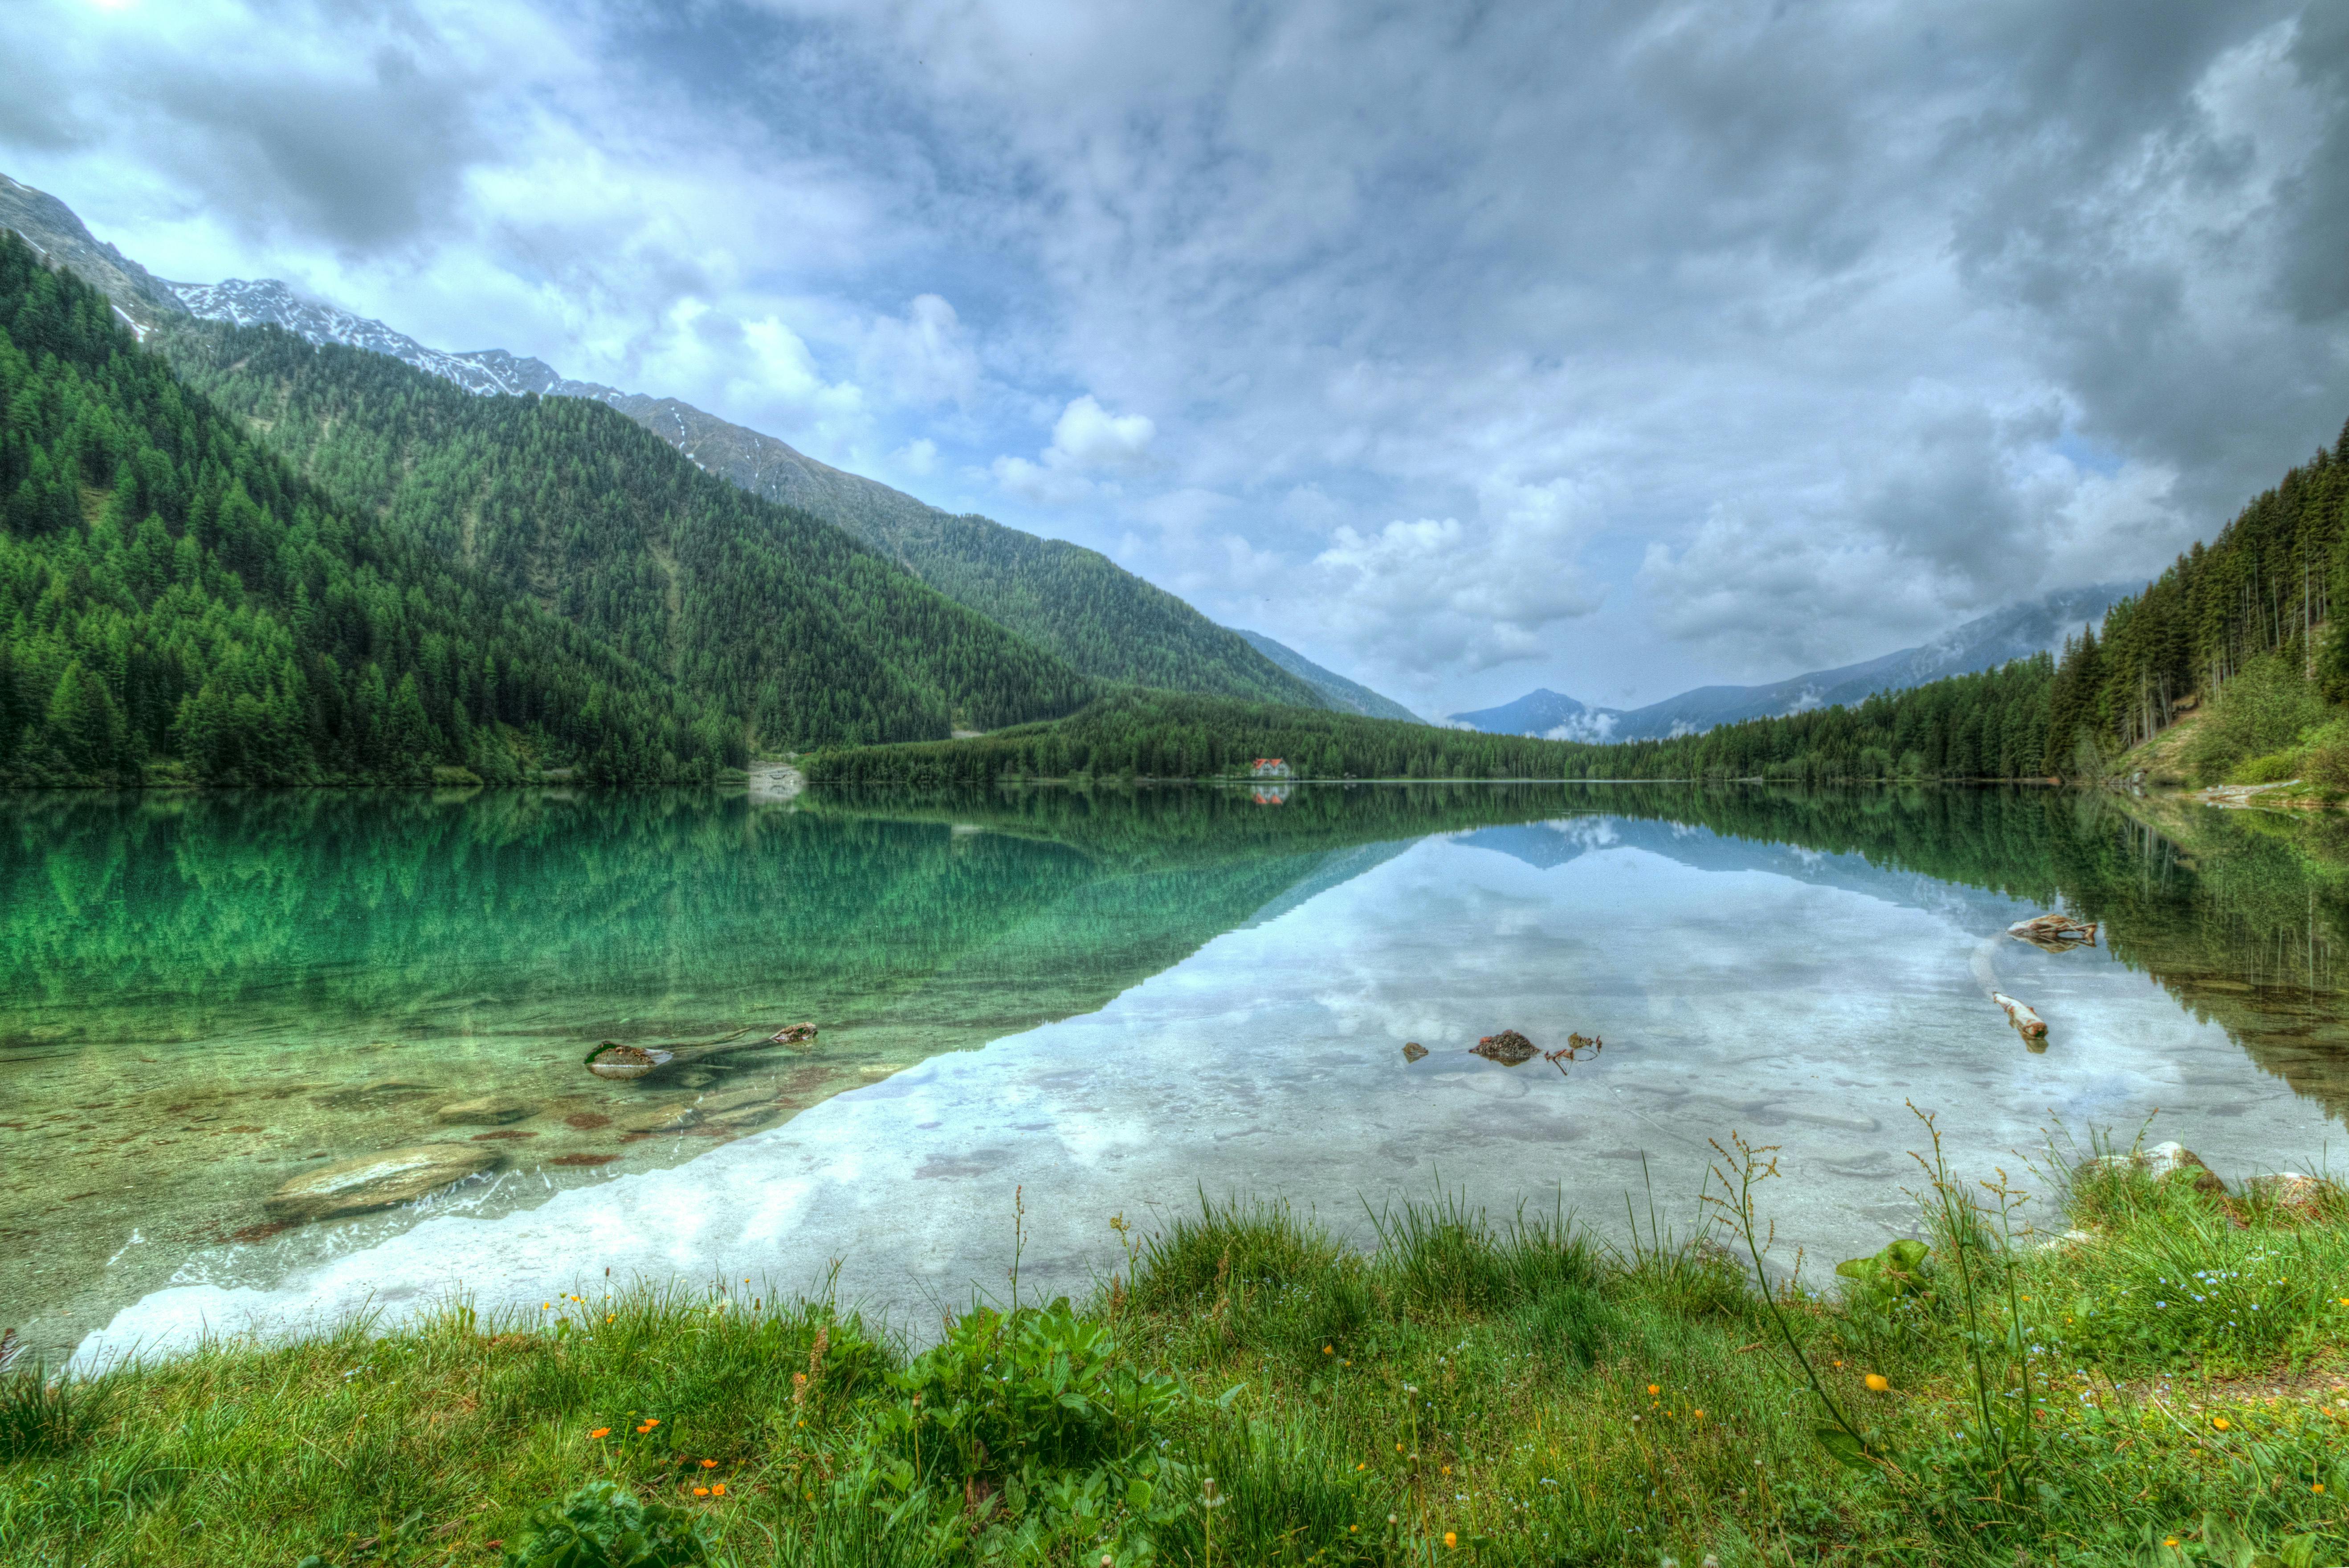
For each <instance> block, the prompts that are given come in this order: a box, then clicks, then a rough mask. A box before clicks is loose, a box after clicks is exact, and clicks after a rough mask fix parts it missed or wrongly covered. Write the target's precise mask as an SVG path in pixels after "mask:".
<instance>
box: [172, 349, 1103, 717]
mask: <svg viewBox="0 0 2349 1568" xmlns="http://www.w3.org/2000/svg"><path fill="white" fill-rule="evenodd" d="M151 341H152V342H153V343H154V344H155V346H157V347H158V348H159V349H160V351H161V352H163V353H164V354H166V355H168V356H170V357H171V361H172V363H173V364H174V365H175V366H177V367H178V368H179V370H180V372H181V375H182V376H183V377H186V378H187V380H188V381H189V383H190V385H191V386H193V387H197V388H198V389H200V390H202V392H204V393H205V395H206V396H208V397H211V398H212V400H213V401H214V402H215V403H217V404H218V405H219V406H220V407H222V408H223V409H225V410H227V411H229V412H232V413H233V414H235V415H237V416H238V417H240V418H243V419H244V420H245V421H246V422H247V423H248V425H249V426H250V427H251V428H253V429H254V431H255V432H257V433H259V434H260V436H261V437H262V438H263V439H264V440H265V441H267V442H268V443H269V444H270V445H271V446H272V447H273V448H274V449H276V450H278V451H280V452H282V453H284V454H285V456H286V457H287V458H288V459H290V460H291V461H292V462H293V463H294V464H295V467H296V468H297V469H299V470H300V471H301V472H303V473H304V474H305V475H306V476H307V477H309V478H311V479H313V480H316V481H317V482H318V483H320V484H322V485H324V486H326V488H327V489H328V490H331V491H332V492H333V493H335V494H336V495H338V496H341V497H345V498H347V500H349V502H350V503H351V504H353V505H355V506H358V507H364V508H367V509H368V510H370V511H375V512H377V513H379V514H380V515H381V516H382V517H383V519H384V520H385V521H386V522H387V523H388V526H389V527H390V528H391V529H392V530H393V531H396V532H398V533H399V534H400V535H401V536H403V537H406V538H409V539H413V540H416V541H418V542H420V543H423V544H426V545H428V546H429V547H430V548H432V549H434V550H436V551H439V552H442V553H444V554H446V555H448V556H449V557H450V558H452V559H454V560H456V561H458V562H462V563H464V564H465V565H467V566H469V567H473V568H477V569H479V570H480V571H481V572H483V573H487V574H489V575H490V576H491V577H492V578H493V579H494V580H496V581H497V582H499V583H502V584H504V585H506V586H507V587H509V588H511V589H512V590H513V591H515V592H517V593H526V594H528V595H530V596H532V597H533V599H535V600H536V601H537V602H538V603H542V604H543V605H544V606H545V607H546V608H548V609H550V610H552V611H554V612H555V613H556V614H561V615H563V616H564V617H566V618H568V619H570V620H573V621H575V622H576V623H578V624H580V625H582V626H585V627H587V628H589V629H590V630H592V631H594V632H595V633H596V634H599V635H601V636H603V637H605V638H607V639H609V640H610V641H611V643H612V644H613V645H614V646H616V648H617V649H619V650H620V651H621V652H622V653H624V654H626V655H628V656H629V657H631V658H634V659H636V660H640V661H642V662H643V663H644V664H646V665H649V666H651V667H653V668H655V669H657V670H660V671H662V672H663V673H665V674H667V675H669V676H672V677H673V678H675V679H676V680H677V681H678V683H679V684H680V685H681V686H683V687H684V688H685V689H686V690H687V691H688V692H690V693H693V694H696V695H698V696H703V697H706V698H707V699H708V700H709V701H710V702H711V703H712V704H714V705H715V706H717V707H719V708H721V709H723V710H724V711H725V712H726V713H728V714H730V715H732V716H735V717H740V718H742V719H744V720H746V721H747V723H748V725H749V727H750V739H751V741H752V743H753V744H755V745H758V746H762V747H799V746H807V745H814V744H823V743H833V742H849V743H854V742H860V741H867V742H869V741H886V740H905V739H916V738H924V737H932V736H936V737H943V736H945V735H946V734H947V731H948V729H949V727H951V726H954V725H957V724H958V725H964V726H968V727H977V728H993V727H997V726H999V725H1005V724H1011V723H1017V722H1019V721H1021V720H1024V719H1033V718H1039V717H1050V716H1052V715H1054V714H1059V713H1065V712H1068V711H1069V710H1071V708H1074V707H1077V706H1078V705H1079V704H1081V702H1083V701H1084V700H1085V699H1086V698H1087V697H1088V696H1090V695H1091V690H1092V688H1091V685H1090V683H1089V682H1088V681H1087V680H1086V679H1085V678H1084V677H1083V676H1080V675H1079V674H1078V673H1077V672H1076V671H1075V670H1073V669H1071V667H1070V666H1069V665H1067V664H1066V663H1065V662H1064V661H1062V660H1061V659H1059V658H1057V657H1056V656H1054V655H1051V654H1050V653H1048V652H1046V651H1045V650H1044V649H1042V648H1040V647H1038V646H1037V645H1034V644H1032V643H1030V642H1028V641H1026V640H1025V639H1023V638H1020V637H1018V636H1015V635H1013V634H1010V633H1009V632H1007V631H1005V630H1004V629H1003V628H1002V627H1000V626H999V625H996V624H993V623H992V622H990V621H988V620H987V619H986V618H985V617H983V616H980V615H978V614H974V613H972V612H971V611H969V610H967V609H965V608H963V607H962V606H960V605H958V604H956V603H952V602H951V601H949V600H947V598H945V597H944V596H942V595H940V594H938V593H936V592H934V591H933V590H931V589H929V588H927V587H926V586H924V585H923V584H922V583H919V582H917V581H916V580H915V579H914V578H913V577H911V576H909V575H908V574H907V573H905V572H904V571H903V570H902V569H900V568H899V567H897V566H895V565H894V564H893V563H891V562H887V561H885V560H883V559H882V558H881V557H880V556H879V555H877V554H875V553H874V552H872V551H870V550H867V549H865V548H864V546H863V545H861V544H859V543H858V542H856V541H854V539H851V538H850V537H849V536H848V535H847V534H845V533H843V532H842V531H840V530H838V529H836V528H833V527H832V526H830V525H829V524H827V523H824V522H823V521H818V520H817V519H815V518H813V517H812V516H810V515H808V514H807V513H806V512H803V511H798V510H796V509H794V508H790V507H781V506H777V505H774V504H773V503H771V502H768V501H763V500H759V499H757V498H756V497H753V496H750V495H747V494H745V493H744V492H742V491H741V490H738V489H737V488H735V487H734V486H732V485H730V484H728V483H726V482H725V481H723V480H719V479H717V478H714V477H713V476H711V475H709V474H706V473H704V472H702V471H701V470H700V469H698V468H697V467H695V466H694V464H693V463H692V462H690V461H689V460H688V459H686V458H684V457H682V456H681V455H679V454H678V452H677V451H675V450H674V449H671V448H670V447H669V446H667V444H666V443H664V442H662V441H660V440H659V439H657V438H655V437H654V436H652V435H651V434H650V433H648V432H647V431H646V430H644V429H642V428H638V427H637V426H636V425H635V424H633V423H631V422H630V421H629V420H628V419H627V418H625V417H624V416H622V415H620V414H618V413H617V412H616V411H614V410H613V409H610V408H608V407H604V406H602V405H600V404H597V403H593V402H588V401H585V400H583V399H576V398H568V397H550V398H541V397H474V396H471V394H469V393H467V392H465V391H463V390H461V389H460V387H456V386H453V385H451V384H450V382H448V381H445V380H442V379H440V378H437V377H432V376H429V375H426V374H424V373H423V372H420V371H418V370H415V369H413V368H411V367H409V366H406V365H403V364H401V363H400V362H399V361H398V360H396V359H392V358H388V357H387V356H382V355H378V354H370V353H365V352H362V351H360V350H357V349H351V348H344V347H340V346H312V345H310V344H308V343H305V342H304V341H303V340H302V339H300V338H298V337H295V336H294V335H291V334H289V333H285V332H283V331H280V330H278V329H276V328H274V327H244V328H234V327H228V326H223V325H218V324H212V323H201V322H191V323H189V324H186V325H176V326H171V327H168V328H166V329H164V330H162V331H160V332H159V333H158V334H157V335H155V336H154V337H153V338H152V340H151Z"/></svg>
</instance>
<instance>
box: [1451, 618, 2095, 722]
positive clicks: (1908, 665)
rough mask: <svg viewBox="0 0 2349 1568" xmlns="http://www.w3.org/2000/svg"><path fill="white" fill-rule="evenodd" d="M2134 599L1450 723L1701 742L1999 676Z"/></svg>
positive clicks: (1976, 622) (1527, 699)
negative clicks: (1793, 667) (1710, 734)
mask: <svg viewBox="0 0 2349 1568" xmlns="http://www.w3.org/2000/svg"><path fill="white" fill-rule="evenodd" d="M2130 592H2132V590H2131V588H2130V586H2129V585H2128V584H2127V583H2095V584H2092V585H2090V586H2088V587H2085V588H2065V589H2059V590H2058V591H2056V592H2055V593H2049V594H2046V595H2044V596H2043V597H2041V598H2038V599H2033V600H2031V601H2029V602H2027V603H2021V604H2010V605H2008V606H2007V607H2006V608H2004V609H2002V610H1994V611H1992V613H1991V614H1987V615H1981V616H1977V617H1975V618H1974V619H1973V620H1971V621H1968V622H1966V623H1965V624H1962V625H1960V626H1957V627H1954V628H1952V629H1951V630H1950V631H1948V632H1946V633H1944V634H1941V635H1940V636H1939V637H1936V638H1934V639H1933V640H1932V641H1931V642H1930V643H1925V644H1921V645H1919V646H1917V647H1913V648H1902V649H1900V650H1899V651H1898V652H1895V653H1889V654H1886V655H1882V656H1880V657H1878V658H1873V659H1868V660H1866V661H1864V662H1862V663H1859V664H1856V665H1842V666H1840V667H1839V668H1836V669H1831V670H1813V671H1811V672H1810V673H1808V674H1806V675H1799V676H1789V677H1788V678H1786V679H1785V680H1782V681H1773V682H1771V683H1770V684H1768V685H1766V686H1698V687H1696V688H1695V689H1694V690H1692V691H1684V692H1682V693H1681V694H1680V695H1679V696H1669V697H1666V698H1664V700H1663V701H1661V702H1656V703H1651V704H1649V705H1648V706H1647V707H1637V708H1629V709H1625V708H1609V707H1588V706H1587V705H1585V704H1583V703H1580V702H1578V701H1576V700H1575V699H1574V698H1573V697H1570V696H1564V695H1562V694H1560V693H1557V692H1554V691H1549V690H1547V689H1544V690H1539V691H1533V692H1528V693H1527V694H1526V695H1525V696H1521V697H1519V698H1517V699H1516V701H1515V702H1511V703H1505V704H1503V705H1501V706H1500V707H1488V708H1480V709H1477V710H1475V711H1474V712H1470V713H1455V714H1453V715H1451V716H1450V717H1448V718H1447V719H1446V720H1445V722H1446V723H1449V724H1454V725H1459V726H1461V727H1464V728H1469V729H1481V730H1485V731H1489V732H1491V733H1494V734H1499V735H1538V736H1544V737H1547V738H1550V739H1553V740H1593V741H1608V740H1658V739H1663V738H1669V737H1671V736H1675V735H1693V734H1699V733H1702V731H1704V730H1708V729H1711V728H1713V727H1714V726H1716V725H1722V724H1737V723H1741V722H1743V721H1744V720H1745V719H1749V718H1775V717H1782V716H1784V715H1786V714H1792V713H1804V712H1807V711H1808V710H1810V709H1812V708H1816V707H1836V706H1837V705H1838V704H1850V703H1857V702H1859V701H1861V700H1863V699H1864V698H1866V697H1867V696H1868V695H1869V694H1871V693H1873V692H1879V691H1906V690H1908V689H1909V688H1910V687H1911V686H1923V685H1925V684H1926V683H1927V682H1929V681H1937V680H1940V679H1941V678H1943V677H1944V676H1960V675H1969V674H1971V673H1972V672H1974V671H1976V670H1987V669H1995V668H1997V667H1998V666H1999V665H2002V664H2005V663H2006V662H2007V661H2008V660H2010V659H2019V658H2023V657H2026V656H2028V655H2032V654H2035V653H2040V652H2042V651H2045V650H2052V649H2055V648H2059V647H2061V646H2062V645H2063V643H2064V638H2065V637H2066V636H2068V635H2070V634H2074V633H2076V632H2077V631H2078V630H2079V629H2080V628H2081V627H2082V626H2083V625H2086V624H2092V623H2095V622H2098V621H2101V620H2102V619H2103V618H2104V614H2105V612H2106V610H2107V609H2108V608H2110V607H2111V605H2112V604H2113V603H2114V602H2115V601H2116V600H2118V599H2120V598H2122V597H2124V596H2125V595H2127V593H2130Z"/></svg>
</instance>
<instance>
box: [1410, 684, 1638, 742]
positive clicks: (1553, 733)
mask: <svg viewBox="0 0 2349 1568" xmlns="http://www.w3.org/2000/svg"><path fill="white" fill-rule="evenodd" d="M1620 717H1622V715H1620V714H1619V713H1617V712H1615V711H1614V710H1613V709H1610V708H1596V707H1586V706H1585V705H1583V704H1582V703H1579V702H1577V701H1576V700H1575V699H1574V698H1572V697H1570V696H1567V695H1566V694H1565V693H1564V692H1556V691H1552V690H1550V689H1549V688H1548V687H1547V686H1538V687H1537V688H1535V689H1534V690H1532V691H1529V692H1527V693H1526V695H1525V696H1521V697H1519V698H1517V700H1516V701H1515V702H1505V703H1503V704H1501V706H1500V707H1481V708H1478V709H1476V710H1475V711H1474V712H1472V713H1455V714H1451V715H1449V716H1447V717H1445V719H1444V723H1446V724H1448V725H1451V726H1453V727H1454V728H1458V729H1481V730H1483V731H1485V733H1486V734H1488V735H1538V736H1542V737H1545V738H1549V739H1556V740H1606V739H1609V738H1610V737H1611V734H1612V728H1613V726H1614V724H1615V722H1616V720H1618V719H1619V718H1620Z"/></svg>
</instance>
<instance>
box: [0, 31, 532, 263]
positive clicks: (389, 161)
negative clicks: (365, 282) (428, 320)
mask: <svg viewBox="0 0 2349 1568" xmlns="http://www.w3.org/2000/svg"><path fill="white" fill-rule="evenodd" d="M69 15H71V13H70V12H69V11H67V8H64V7H42V6H32V7H27V8H26V9H24V10H22V11H19V12H17V13H16V15H14V16H13V17H12V18H11V19H10V20H8V21H5V22H0V43H5V44H7V45H9V46H12V47H11V50H10V52H11V53H12V55H13V57H14V58H16V59H18V60H26V61H29V62H33V65H32V66H31V67H28V68H29V69H31V70H33V71H35V72H36V73H38V74H36V75H35V76H33V77H32V79H30V80H29V81H24V80H18V81H12V83H11V90H10V92H9V93H8V95H7V98H8V102H9V107H8V108H5V109H0V139H5V144H7V145H12V146H15V147H17V148H25V147H41V146H61V145H67V144H70V143H75V142H79V143H83V144H87V145H90V146H93V147H102V148H103V149H104V150H105V151H106V152H107V153H108V154H109V156H110V157H112V158H114V159H116V160H124V161H129V162H131V163H134V164H137V165H140V166H141V167H142V170H143V172H145V173H147V174H149V175H150V177H151V176H160V177H162V178H163V179H165V180H167V181H169V182H170V183H171V185H172V186H173V187H174V188H175V191H176V192H177V194H178V195H179V197H180V199H181V201H183V202H185V203H187V204H188V205H189V206H191V208H198V209H201V210H203V211H208V212H210V213H212V214H216V215H218V216H221V217H223V218H226V219H228V220H230V221H232V222H235V223H237V224H238V225H240V226H242V227H243V228H244V229H246V230H247V231H248V232H253V233H254V234H256V235H258V234H276V235H283V236H292V237H295V238H298V239H305V240H310V241H316V242H325V243H326V244H328V245H331V246H334V247H336V248H338V249H341V250H343V251H346V252H349V253H379V252H381V251H384V250H386V249H387V248H390V247H397V246H400V245H405V244H409V243H412V242H418V241H419V240H423V239H425V238H427V237H429V236H430V235H433V234H436V233H445V232H447V231H448V230H449V229H450V226H451V222H452V218H453V209H454V207H455V205H456V202H457V200H458V196H459V192H460V188H461V185H462V182H463V180H464V177H465V173H466V170H468V168H469V167H471V166H473V165H475V164H478V163H480V162H482V161H484V160H489V159H492V158H493V157H495V156H496V153H497V148H496V146H495V144H494V141H493V139H492V137H491V136H490V135H489V134H488V133H487V131H486V130H485V129H484V127H483V125H482V123H481V117H482V111H483V109H484V108H485V107H486V106H488V105H490V104H492V103H493V102H494V99H495V97H496V95H495V91H494V84H493V82H492V79H490V78H489V77H487V75H486V74H485V73H484V72H483V71H482V70H481V68H480V67H479V66H478V65H468V64H466V63H463V62H460V60H459V59H458V58H457V57H456V55H455V53H454V52H453V51H452V50H451V49H450V47H449V46H447V43H446V41H445V39H444V38H443V36H441V34H440V31H439V30H438V29H437V28H436V27H435V26H432V25H430V24H429V22H428V21H427V20H426V19H425V18H424V17H422V16H421V15H419V13H418V12H417V11H416V9H415V8H414V7H413V6H411V5H378V6H363V5H354V4H348V3H344V0H264V3H262V4H257V5H229V4H207V3H204V0H191V3H190V4H187V5H180V6H175V7H172V8H171V9H169V10H166V9H164V8H161V7H156V8H153V9H152V10H150V11H147V12H145V13H144V14H141V13H138V12H126V13H123V14H121V15H104V14H98V15H90V14H88V13H84V14H83V15H84V17H85V18H86V20H85V21H83V22H82V23H81V24H80V28H87V29H88V30H87V31H84V30H80V28H78V27H77V26H74V25H73V24H72V23H69V22H68V21H67V17H68V16H69ZM12 68H13V67H12ZM44 78H46V79H44ZM20 88H21V89H23V90H21V91H20V90H19V89H20Z"/></svg>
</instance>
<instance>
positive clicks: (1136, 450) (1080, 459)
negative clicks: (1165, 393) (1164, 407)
mask: <svg viewBox="0 0 2349 1568" xmlns="http://www.w3.org/2000/svg"><path fill="white" fill-rule="evenodd" d="M1157 437H1158V427H1157V426H1156V425H1155V424H1154V423H1152V422H1151V419H1150V418H1149V416H1148V415H1146V414H1112V413H1111V412H1110V411H1109V410H1108V409H1106V408H1104V407H1102V406H1101V404H1100V403H1098V402H1097V401H1095V400H1094V398H1093V396H1092V393H1090V392H1088V393H1086V394H1085V395H1084V396H1083V397H1075V398H1071V399H1070V402H1069V406H1068V407H1066V408H1063V409H1062V410H1061V417H1060V418H1059V419H1058V420H1057V421H1055V422H1054V424H1053V426H1052V444H1051V445H1050V447H1048V448H1046V449H1044V461H1045V463H1046V464H1047V465H1049V466H1050V467H1052V468H1056V469H1076V470H1077V471H1079V472H1081V473H1084V472H1091V473H1102V472H1108V473H1127V474H1130V473H1138V472H1140V471H1141V470H1143V469H1146V468H1148V467H1150V466H1151V451H1150V443H1151V442H1152V441H1154V440H1155V439H1156V438H1157Z"/></svg>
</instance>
